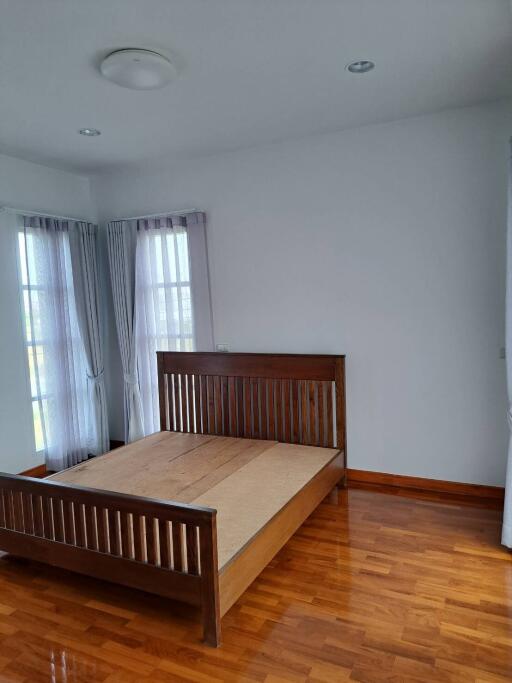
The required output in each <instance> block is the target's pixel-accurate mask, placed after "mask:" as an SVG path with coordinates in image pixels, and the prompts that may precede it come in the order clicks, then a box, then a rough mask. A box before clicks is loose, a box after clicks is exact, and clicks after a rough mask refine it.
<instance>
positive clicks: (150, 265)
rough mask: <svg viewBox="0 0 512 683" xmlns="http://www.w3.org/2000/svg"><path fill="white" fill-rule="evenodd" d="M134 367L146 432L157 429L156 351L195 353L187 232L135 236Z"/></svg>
mask: <svg viewBox="0 0 512 683" xmlns="http://www.w3.org/2000/svg"><path fill="white" fill-rule="evenodd" d="M135 282H136V287H135V301H136V303H135V310H136V332H135V334H136V347H137V367H138V373H139V383H140V391H141V399H142V407H143V414H144V432H145V434H146V435H147V434H152V433H153V432H156V431H158V430H159V429H160V420H159V406H158V380H157V365H156V352H157V351H194V349H195V337H194V324H193V311H192V298H191V286H190V264H189V245H188V237H187V228H186V227H184V226H170V225H167V226H162V227H157V228H153V229H152V228H149V229H141V230H139V232H138V235H137V252H136V275H135Z"/></svg>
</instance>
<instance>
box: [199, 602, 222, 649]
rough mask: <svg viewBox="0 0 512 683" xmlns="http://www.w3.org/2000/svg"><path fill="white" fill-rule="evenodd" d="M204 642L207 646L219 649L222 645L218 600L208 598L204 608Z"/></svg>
mask: <svg viewBox="0 0 512 683" xmlns="http://www.w3.org/2000/svg"><path fill="white" fill-rule="evenodd" d="M202 614H203V640H204V642H205V643H206V645H210V646H211V647H219V645H220V644H221V628H220V611H219V602H218V600H215V599H213V596H209V598H208V597H207V599H206V600H205V601H204V602H203V606H202Z"/></svg>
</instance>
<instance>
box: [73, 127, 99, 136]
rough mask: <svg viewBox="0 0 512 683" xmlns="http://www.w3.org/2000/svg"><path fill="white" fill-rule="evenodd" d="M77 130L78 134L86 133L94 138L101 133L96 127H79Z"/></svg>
mask: <svg viewBox="0 0 512 683" xmlns="http://www.w3.org/2000/svg"><path fill="white" fill-rule="evenodd" d="M78 132H79V133H80V135H86V136H87V137H88V138H95V137H97V136H98V135H101V130H98V129H97V128H80V130H79V131H78Z"/></svg>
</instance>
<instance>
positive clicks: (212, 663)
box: [0, 489, 512, 683]
mask: <svg viewBox="0 0 512 683" xmlns="http://www.w3.org/2000/svg"><path fill="white" fill-rule="evenodd" d="M499 523H500V513H499V511H498V510H496V509H487V508H485V507H484V506H482V504H480V505H479V506H478V507H476V506H472V505H468V504H467V503H466V504H464V502H462V501H455V502H445V499H444V498H443V497H442V496H437V497H430V498H429V496H427V495H426V494H422V495H421V496H416V497H405V496H401V495H387V494H385V493H381V492H379V491H375V490H374V491H368V490H363V489H361V490H349V491H343V492H341V493H340V495H339V497H338V501H337V503H336V502H333V501H332V499H331V500H330V501H325V502H324V503H323V504H322V505H321V506H320V507H319V508H318V509H317V510H316V511H315V512H314V513H313V514H312V515H311V517H310V518H309V519H308V520H307V521H306V523H305V524H304V525H303V526H302V527H301V528H300V529H299V531H298V532H297V533H296V534H295V536H293V538H292V539H291V540H290V542H289V543H288V544H287V545H286V546H285V548H284V549H283V550H282V551H281V552H280V553H279V554H278V555H277V557H276V558H275V559H274V561H273V562H272V563H271V565H269V567H268V568H267V569H266V570H265V571H264V572H263V574H262V575H261V576H260V577H259V578H258V579H257V580H256V581H255V583H254V584H253V585H252V586H251V587H250V589H249V590H248V591H247V592H246V593H245V594H244V595H243V596H242V598H241V599H240V600H239V601H238V602H237V603H236V604H235V606H234V607H233V608H232V609H231V610H230V611H229V612H228V614H227V615H226V616H225V617H224V619H223V646H222V647H221V648H220V649H217V650H215V649H212V648H208V647H205V646H203V645H202V644H201V643H200V642H199V637H200V632H199V630H200V628H199V625H198V623H197V622H196V618H197V615H194V614H192V613H191V611H190V610H189V608H187V607H185V606H180V605H176V604H174V603H171V602H168V601H165V600H162V599H160V598H158V597H153V596H149V595H146V594H143V593H138V592H136V591H131V590H128V589H123V588H121V587H119V586H115V585H110V584H106V583H102V582H100V581H95V580H92V579H87V578H83V577H78V576H76V575H72V574H70V573H67V572H64V571H60V570H55V569H51V568H48V567H43V566H41V565H36V564H31V563H27V562H22V561H20V560H15V559H13V558H4V559H2V560H0V681H2V682H7V681H9V682H10V681H12V682H17V683H39V682H45V683H46V682H52V683H57V682H58V683H75V682H76V683H95V682H96V681H101V682H103V683H150V682H151V683H171V682H172V683H181V682H186V681H198V682H204V683H215V682H225V681H227V682H229V681H241V682H247V683H250V682H261V683H284V682H286V681H288V682H297V683H298V682H302V683H305V682H308V683H322V682H324V683H325V682H330V681H333V682H338V681H339V682H342V681H360V682H367V683H379V682H382V681H386V682H394V683H399V682H402V681H405V682H409V681H411V682H418V683H419V682H422V681H438V682H439V683H448V682H453V683H477V682H478V683H505V682H510V681H511V680H512V554H510V553H508V552H507V551H505V550H504V549H503V548H501V547H500V545H499V531H500V529H499Z"/></svg>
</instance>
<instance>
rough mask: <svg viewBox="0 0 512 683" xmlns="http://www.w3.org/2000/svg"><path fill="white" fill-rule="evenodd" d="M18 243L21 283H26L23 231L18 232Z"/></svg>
mask: <svg viewBox="0 0 512 683" xmlns="http://www.w3.org/2000/svg"><path fill="white" fill-rule="evenodd" d="M18 245H19V251H20V272H21V284H22V285H26V284H28V275H27V256H26V251H25V248H26V247H25V233H23V232H20V233H19V234H18Z"/></svg>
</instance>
